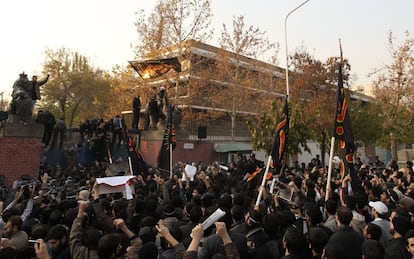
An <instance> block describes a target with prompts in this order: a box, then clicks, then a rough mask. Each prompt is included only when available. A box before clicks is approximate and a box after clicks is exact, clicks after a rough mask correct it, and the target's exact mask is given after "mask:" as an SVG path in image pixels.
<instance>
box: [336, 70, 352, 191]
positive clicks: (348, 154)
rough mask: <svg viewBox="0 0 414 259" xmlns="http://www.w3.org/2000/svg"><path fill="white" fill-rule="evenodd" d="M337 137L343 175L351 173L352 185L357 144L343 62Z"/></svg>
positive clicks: (337, 107) (338, 101) (340, 73)
mask: <svg viewBox="0 0 414 259" xmlns="http://www.w3.org/2000/svg"><path fill="white" fill-rule="evenodd" d="M334 129H335V132H334V136H335V139H338V140H339V143H340V144H339V148H340V154H341V158H342V162H343V165H341V167H342V170H341V176H342V177H344V176H346V175H348V174H349V175H350V176H351V178H352V185H354V183H355V181H356V175H355V168H354V152H355V151H356V145H355V141H354V136H353V135H352V128H351V119H350V117H349V114H348V101H347V99H346V97H345V89H344V82H343V79H342V64H340V66H339V74H338V93H337V101H336V116H335V126H334Z"/></svg>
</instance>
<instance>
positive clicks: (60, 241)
mask: <svg viewBox="0 0 414 259" xmlns="http://www.w3.org/2000/svg"><path fill="white" fill-rule="evenodd" d="M47 240H48V243H49V246H50V248H51V250H52V259H57V258H59V259H65V258H67V259H70V258H71V255H70V250H69V235H68V230H67V229H66V227H65V226H64V225H55V226H53V227H52V228H51V229H50V230H49V232H48V233H47Z"/></svg>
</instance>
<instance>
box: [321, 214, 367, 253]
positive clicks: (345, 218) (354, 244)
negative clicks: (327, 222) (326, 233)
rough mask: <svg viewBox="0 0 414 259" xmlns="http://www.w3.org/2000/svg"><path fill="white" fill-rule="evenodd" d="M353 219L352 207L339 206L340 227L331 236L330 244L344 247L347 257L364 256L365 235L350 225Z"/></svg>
mask: <svg viewBox="0 0 414 259" xmlns="http://www.w3.org/2000/svg"><path fill="white" fill-rule="evenodd" d="M351 220H352V211H351V209H349V208H348V207H344V206H342V207H340V208H338V210H337V213H336V222H337V224H338V225H339V227H338V230H337V231H336V232H335V233H334V234H333V235H332V236H331V237H330V238H329V241H328V244H329V245H332V246H334V247H342V248H343V250H344V252H345V258H347V259H358V258H362V251H361V245H362V243H363V242H364V237H363V236H362V235H361V234H360V233H358V232H355V231H354V230H353V229H352V227H350V226H349V224H350V223H351Z"/></svg>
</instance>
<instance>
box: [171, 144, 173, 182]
mask: <svg viewBox="0 0 414 259" xmlns="http://www.w3.org/2000/svg"><path fill="white" fill-rule="evenodd" d="M172 149H173V145H172V143H170V179H171V178H172V176H173V157H172V151H173V150H172Z"/></svg>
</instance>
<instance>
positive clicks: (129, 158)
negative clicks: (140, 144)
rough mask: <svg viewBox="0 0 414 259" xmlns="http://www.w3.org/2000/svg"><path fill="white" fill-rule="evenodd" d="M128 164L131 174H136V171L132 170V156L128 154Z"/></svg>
mask: <svg viewBox="0 0 414 259" xmlns="http://www.w3.org/2000/svg"><path fill="white" fill-rule="evenodd" d="M128 164H129V174H130V175H134V171H132V161H131V157H130V156H128Z"/></svg>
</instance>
